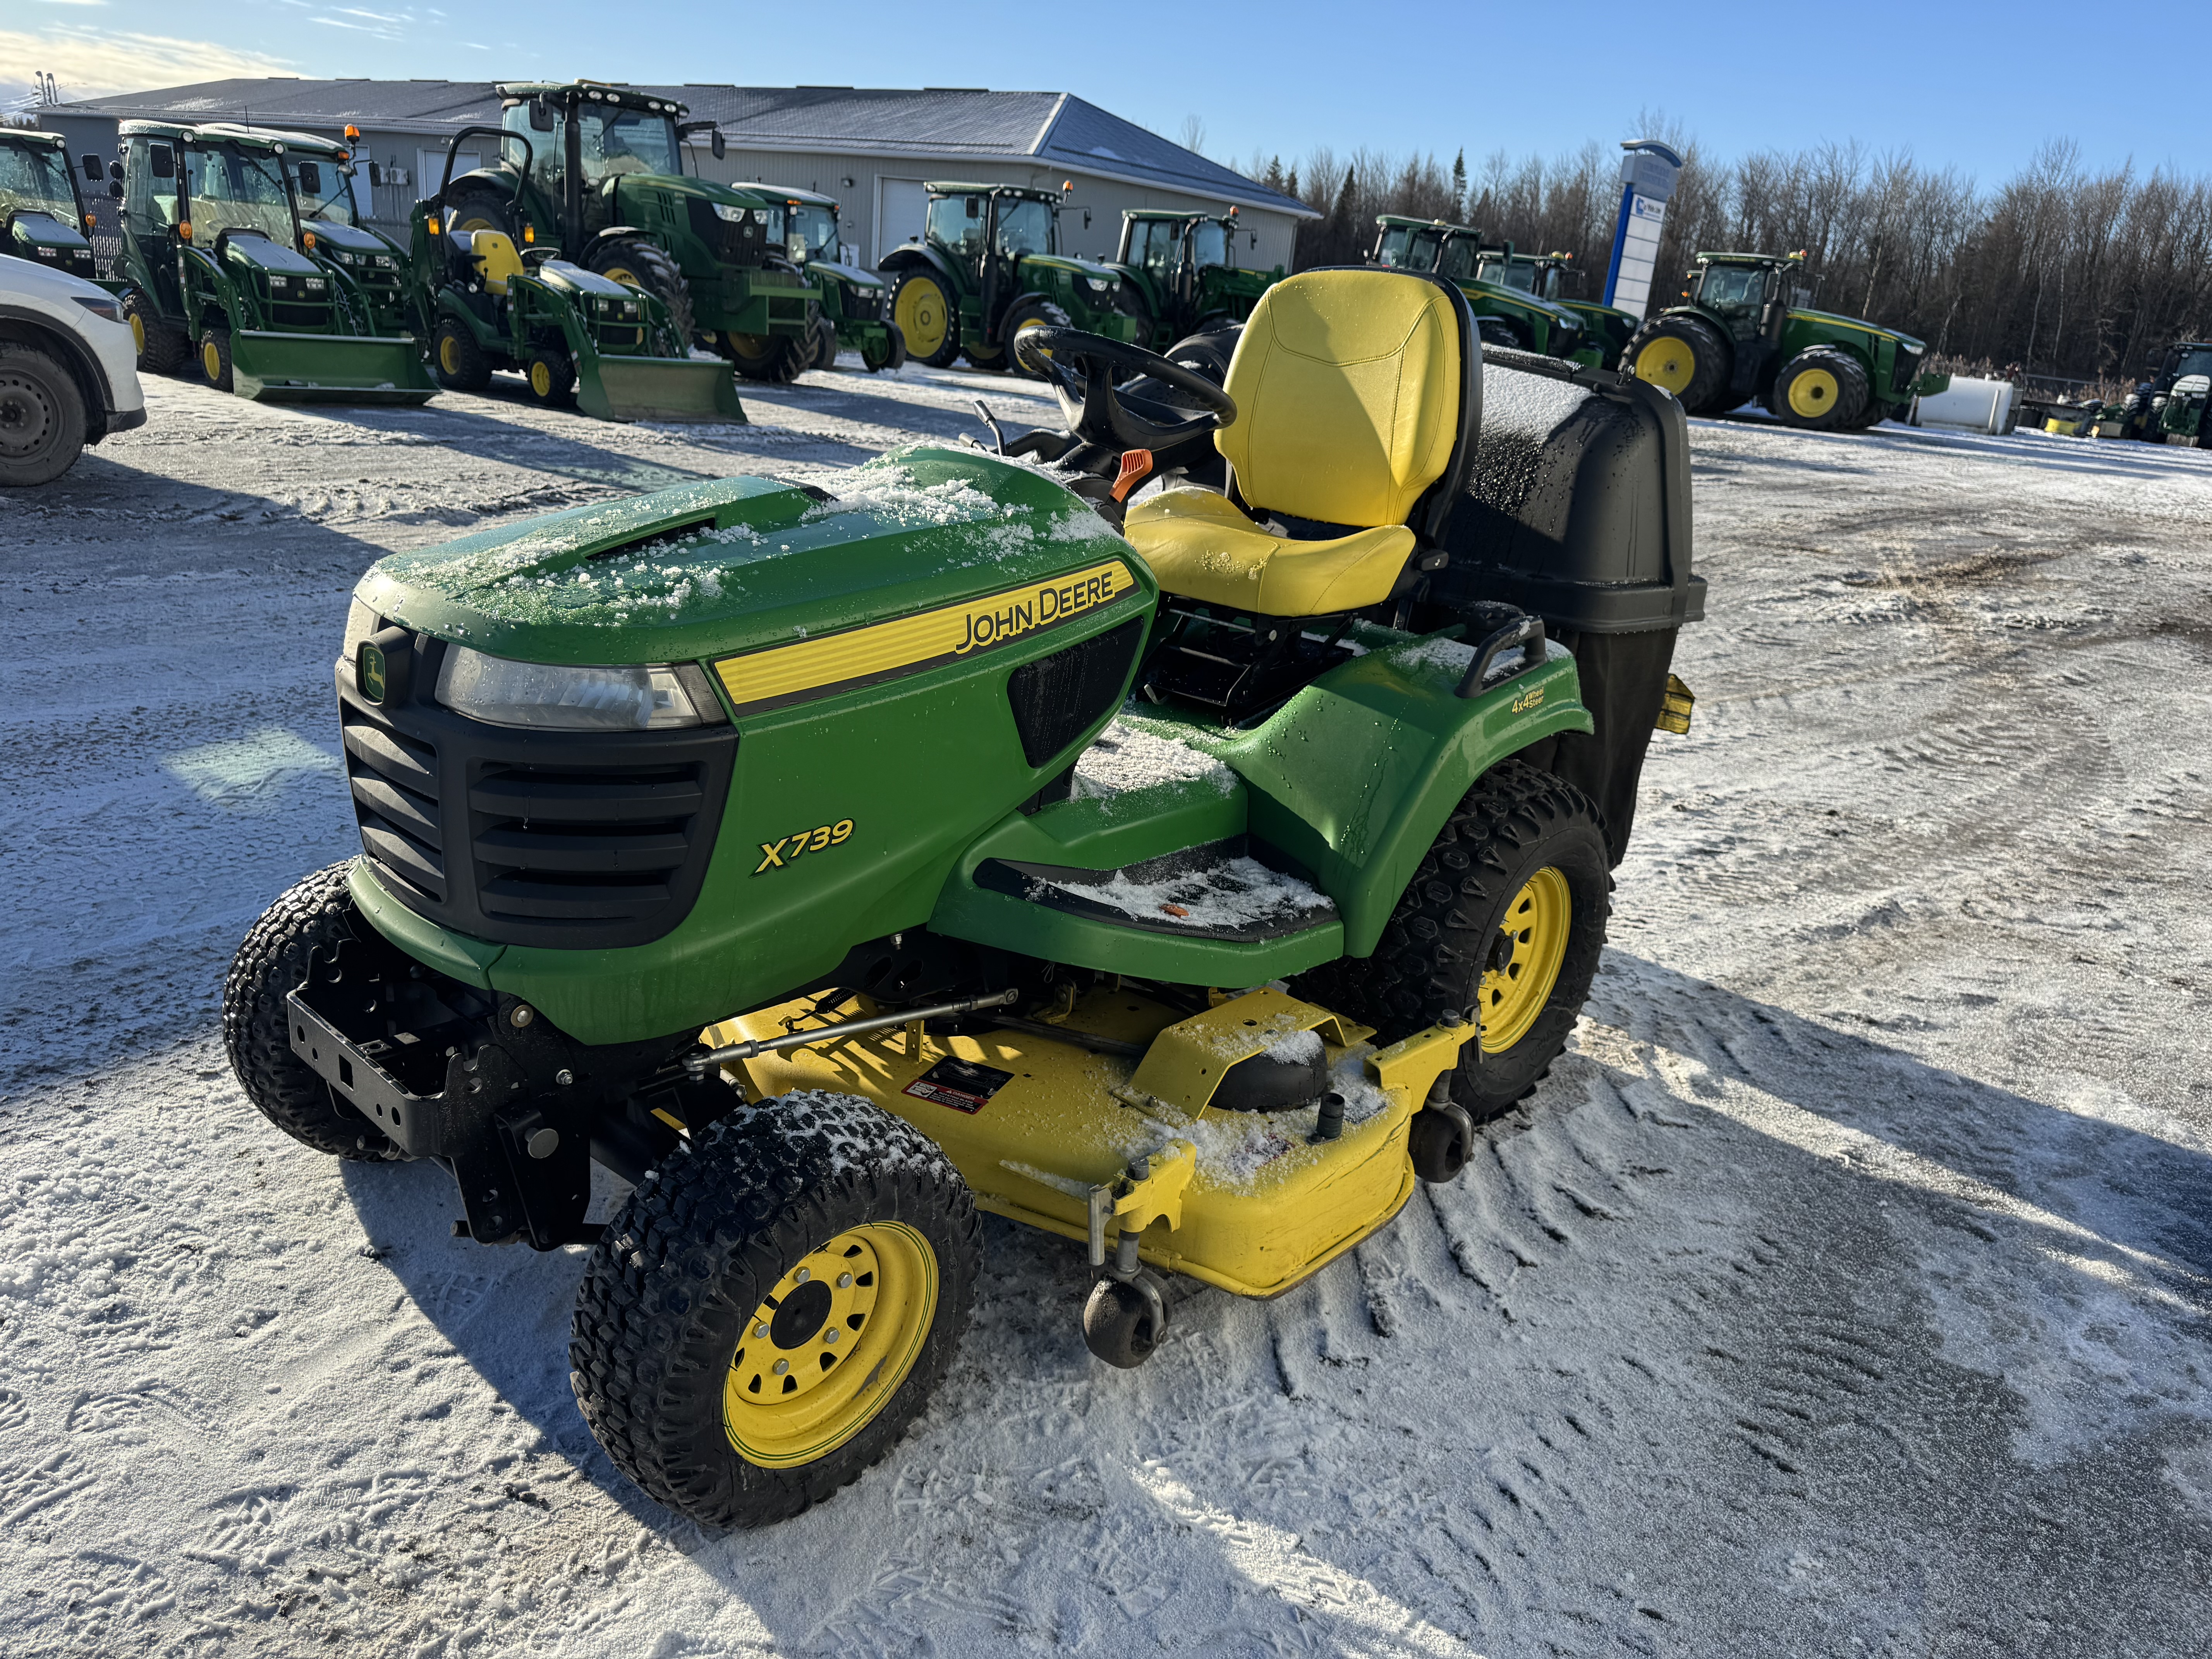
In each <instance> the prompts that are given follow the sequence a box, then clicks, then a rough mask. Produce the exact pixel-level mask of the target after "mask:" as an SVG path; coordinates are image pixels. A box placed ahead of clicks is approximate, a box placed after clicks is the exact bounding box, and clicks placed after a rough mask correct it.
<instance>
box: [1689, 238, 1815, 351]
mask: <svg viewBox="0 0 2212 1659" xmlns="http://www.w3.org/2000/svg"><path fill="white" fill-rule="evenodd" d="M1795 263H1796V258H1794V257H1793V258H1792V259H1791V260H1790V261H1788V262H1784V261H1782V260H1778V259H1769V258H1763V257H1761V256H1759V255H1755V254H1741V253H1700V254H1699V256H1698V269H1697V270H1695V271H1693V272H1692V274H1691V276H1690V289H1689V297H1690V301H1691V303H1692V304H1693V305H1696V306H1699V307H1702V308H1703V309H1705V310H1706V311H1709V312H1711V313H1712V314H1713V315H1714V316H1715V317H1717V318H1718V319H1720V320H1721V321H1722V322H1723V323H1724V324H1725V325H1727V327H1728V331H1729V335H1730V336H1731V337H1734V338H1735V339H1737V340H1741V341H1750V340H1755V339H1757V338H1758V337H1759V336H1760V335H1761V334H1763V333H1766V332H1770V331H1771V330H1772V328H1773V326H1774V325H1776V324H1778V322H1779V321H1780V320H1781V315H1782V311H1783V309H1784V306H1785V305H1786V304H1787V302H1788V295H1787V293H1786V291H1785V286H1784V271H1785V269H1787V268H1788V267H1789V266H1790V265H1794V264H1795Z"/></svg>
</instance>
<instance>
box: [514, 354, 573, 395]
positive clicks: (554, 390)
mask: <svg viewBox="0 0 2212 1659" xmlns="http://www.w3.org/2000/svg"><path fill="white" fill-rule="evenodd" d="M523 372H524V374H525V375H526V378H527V379H528V380H529V381H530V395H531V396H532V398H535V399H536V400H537V401H538V402H539V403H541V404H544V405H545V407H546V408H548V409H566V408H567V407H568V394H569V393H570V392H573V391H574V390H575V387H576V365H575V364H574V363H573V362H570V361H569V360H568V353H567V352H565V351H563V350H562V349H560V348H559V347H558V346H540V347H539V348H538V349H537V350H535V351H533V352H532V353H531V354H530V364H529V367H528V368H526V369H525V370H524V371H523Z"/></svg>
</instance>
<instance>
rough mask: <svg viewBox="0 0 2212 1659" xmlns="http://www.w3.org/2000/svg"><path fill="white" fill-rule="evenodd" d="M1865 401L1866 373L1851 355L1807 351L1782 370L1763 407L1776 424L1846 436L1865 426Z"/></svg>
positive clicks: (1817, 348)
mask: <svg viewBox="0 0 2212 1659" xmlns="http://www.w3.org/2000/svg"><path fill="white" fill-rule="evenodd" d="M1869 401H1870V398H1869V389H1868V386H1867V373H1866V370H1865V369H1864V368H1862V367H1861V366H1860V364H1859V360H1858V359H1857V358H1856V357H1854V356H1851V354H1850V352H1848V351H1844V350H1839V349H1838V348H1836V347H1834V346H1808V347H1806V348H1805V349H1804V350H1802V351H1801V352H1799V353H1798V354H1797V355H1796V356H1795V357H1792V358H1791V359H1790V361H1789V362H1786V363H1784V364H1783V365H1782V372H1781V373H1780V374H1777V375H1776V376H1775V377H1774V389H1773V390H1772V391H1771V392H1768V393H1767V394H1766V407H1767V409H1768V410H1770V411H1771V413H1772V414H1773V416H1774V418H1775V419H1776V420H1778V421H1780V422H1782V423H1783V424H1784V425H1785V426H1794V427H1801V428H1803V429H1805V430H1806V431H1808V432H1838V431H1849V430H1850V429H1851V428H1854V427H1857V426H1860V425H1862V424H1864V419H1863V417H1864V416H1865V415H1866V412H1867V405H1868V404H1869ZM1876 418H1877V419H1879V418H1880V416H1876Z"/></svg>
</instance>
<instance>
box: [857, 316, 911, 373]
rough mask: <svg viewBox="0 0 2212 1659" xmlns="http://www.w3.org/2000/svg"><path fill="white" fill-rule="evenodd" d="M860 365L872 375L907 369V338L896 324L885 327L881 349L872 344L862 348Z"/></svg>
mask: <svg viewBox="0 0 2212 1659" xmlns="http://www.w3.org/2000/svg"><path fill="white" fill-rule="evenodd" d="M860 365H861V367H862V368H866V370H867V371H868V373H869V374H882V373H883V372H884V370H885V369H892V370H896V369H901V368H905V367H906V336H905V335H904V334H903V333H902V332H901V331H900V330H899V325H897V324H896V323H885V324H884V343H883V344H882V345H881V346H880V347H878V346H877V345H875V344H873V343H869V344H866V345H863V346H862V347H861V348H860Z"/></svg>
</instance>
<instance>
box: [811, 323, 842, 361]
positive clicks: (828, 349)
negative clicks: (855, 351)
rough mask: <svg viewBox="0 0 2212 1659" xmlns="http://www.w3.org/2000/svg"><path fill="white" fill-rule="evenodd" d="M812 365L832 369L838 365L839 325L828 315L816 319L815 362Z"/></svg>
mask: <svg viewBox="0 0 2212 1659" xmlns="http://www.w3.org/2000/svg"><path fill="white" fill-rule="evenodd" d="M811 367H813V368H819V369H825V370H826V369H832V368H836V367H837V325H836V324H835V323H833V322H831V321H830V320H829V319H828V318H827V317H821V316H817V317H816V318H815V319H814V362H813V363H812V365H811Z"/></svg>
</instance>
